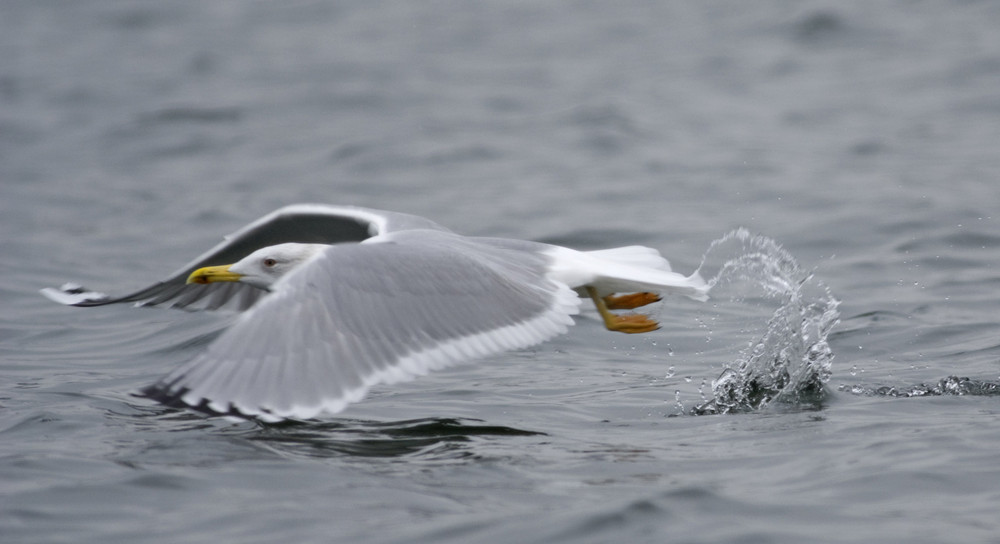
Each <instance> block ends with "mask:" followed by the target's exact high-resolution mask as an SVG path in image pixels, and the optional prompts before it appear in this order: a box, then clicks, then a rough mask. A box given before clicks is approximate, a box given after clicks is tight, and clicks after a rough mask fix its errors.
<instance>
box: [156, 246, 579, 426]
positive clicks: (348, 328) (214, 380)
mask: <svg viewBox="0 0 1000 544" xmlns="http://www.w3.org/2000/svg"><path fill="white" fill-rule="evenodd" d="M547 264H548V261H547V258H546V257H544V256H543V255H541V254H540V253H537V252H529V251H518V250H513V249H506V248H497V247H491V246H488V245H482V244H476V243H474V242H471V241H469V240H468V239H465V238H462V237H459V236H455V235H451V234H449V233H433V232H429V231H424V232H423V233H420V234H415V235H407V236H400V237H396V238H390V239H389V240H388V241H387V242H386V243H372V244H360V245H353V244H341V245H335V246H331V248H330V249H328V250H326V251H325V252H324V253H323V254H322V255H320V256H318V257H317V258H316V259H314V260H312V261H310V262H308V263H307V264H305V265H303V267H302V268H301V269H299V270H296V271H295V272H293V273H292V274H290V275H289V276H288V277H286V278H285V279H284V280H283V281H282V282H281V283H279V284H278V285H276V286H275V290H274V293H273V294H272V295H271V296H269V297H267V298H266V299H264V300H263V301H261V303H259V304H258V305H257V306H256V307H255V308H254V309H253V310H251V311H250V312H247V313H245V314H243V315H242V316H241V317H240V319H238V320H237V322H236V323H235V324H234V325H233V326H232V327H230V328H229V329H228V330H227V331H225V332H224V333H223V334H222V335H221V336H220V337H219V338H218V339H216V341H215V342H214V343H213V344H211V345H210V346H209V347H208V349H207V350H206V351H205V352H203V353H202V354H201V355H199V356H197V357H196V358H195V359H194V360H192V361H191V362H189V363H188V364H185V365H183V366H182V367H180V368H179V369H177V370H176V371H174V372H173V373H171V374H169V375H167V376H166V377H165V378H163V379H162V380H161V381H160V382H158V383H157V384H155V385H153V386H152V387H150V388H149V389H147V390H146V394H147V395H149V396H152V397H155V398H158V399H160V400H164V401H166V402H172V401H173V402H180V403H183V404H187V405H189V406H194V407H199V406H201V407H206V406H207V407H208V408H209V409H211V410H212V411H215V412H222V413H239V414H242V415H246V416H256V417H260V418H262V419H265V420H266V419H283V418H289V417H290V418H308V417H312V416H314V415H316V414H318V413H320V412H326V413H336V412H338V411H340V410H342V409H343V408H344V407H345V406H346V405H347V404H348V403H350V402H355V401H357V400H359V399H360V398H362V397H363V396H364V394H365V393H366V392H367V391H368V389H369V388H371V387H372V386H373V385H375V384H378V383H392V382H397V381H400V380H404V379H411V378H413V377H415V376H419V375H421V374H426V373H427V372H429V371H431V370H434V369H438V368H442V367H445V366H448V365H452V364H455V363H458V362H461V361H465V360H468V359H473V358H478V357H483V356H486V355H489V354H492V353H497V352H500V351H504V350H509V349H516V348H521V347H526V346H529V345H533V344H535V343H538V342H541V341H543V340H546V339H548V338H551V337H552V336H555V335H557V334H560V333H562V332H565V330H566V328H567V327H568V326H569V325H570V324H572V319H571V318H570V317H569V316H570V315H572V314H575V313H576V312H577V311H578V306H579V298H578V297H577V296H576V295H575V294H574V293H573V291H572V290H571V289H570V288H569V287H567V286H566V285H564V284H562V283H559V282H556V281H553V280H550V279H549V278H548V277H547V271H548V269H547Z"/></svg>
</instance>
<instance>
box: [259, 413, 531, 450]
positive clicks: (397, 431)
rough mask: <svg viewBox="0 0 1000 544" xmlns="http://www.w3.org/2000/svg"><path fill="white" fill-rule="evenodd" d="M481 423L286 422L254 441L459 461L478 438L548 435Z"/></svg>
mask: <svg viewBox="0 0 1000 544" xmlns="http://www.w3.org/2000/svg"><path fill="white" fill-rule="evenodd" d="M479 423H480V422H479V421H478V420H458V419H450V418H433V419H416V420H407V421H393V422H373V421H347V422H344V421H340V422H328V423H317V422H310V423H299V422H283V423H279V424H271V425H263V428H262V429H261V430H260V432H257V433H255V434H254V435H253V436H249V437H248V438H249V439H251V440H254V441H256V442H259V443H263V444H266V445H267V446H268V447H270V448H272V449H274V450H277V451H278V452H280V453H283V454H291V455H293V456H298V455H303V456H308V457H329V456H331V455H352V456H361V457H401V456H407V455H420V456H421V457H422V458H425V459H427V458H433V459H443V458H449V459H454V458H456V457H464V456H468V455H472V453H471V452H470V450H469V449H468V448H466V447H463V446H462V444H464V443H466V442H469V441H470V440H472V439H474V438H476V437H487V436H534V435H540V434H544V433H538V432H534V431H526V430H522V429H515V428H512V427H504V426H498V425H481V424H479Z"/></svg>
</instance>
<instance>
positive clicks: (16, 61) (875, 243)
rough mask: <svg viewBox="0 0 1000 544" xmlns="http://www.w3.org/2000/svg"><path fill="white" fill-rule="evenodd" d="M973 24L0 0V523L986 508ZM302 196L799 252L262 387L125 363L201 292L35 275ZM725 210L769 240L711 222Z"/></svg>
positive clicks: (979, 116) (637, 522) (579, 232)
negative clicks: (647, 318)
mask: <svg viewBox="0 0 1000 544" xmlns="http://www.w3.org/2000/svg"><path fill="white" fill-rule="evenodd" d="M998 28H1000V8H998V7H997V6H996V5H995V4H993V3H990V2H959V1H954V2H940V3H911V2H903V1H888V2H878V3H871V2H860V1H857V2H853V1H852V2H812V3H808V4H802V3H795V2H781V1H773V2H758V3H754V4H752V5H751V4H746V3H743V2H728V1H719V2H703V3H691V4H683V5H682V4H677V5H674V4H665V5H657V6H652V7H651V6H649V5H648V3H645V2H625V3H622V2H617V3H589V2H552V3H545V4H539V3H536V2H502V3H499V2H498V3H489V4H468V3H463V2H448V1H444V2H435V3H432V4H411V3H406V2H369V3H363V4H339V3H327V2H312V1H297V2H285V3H281V4H271V3H256V2H254V3H250V2H239V1H227V0H225V1H217V2H211V3H204V2H196V1H176V2H159V3H155V4H151V3H140V2H109V1H91V2H72V1H51V2H35V1H18V0H14V1H10V2H4V3H3V4H2V5H0V106H2V107H0V225H2V232H3V247H4V249H5V251H4V258H3V259H0V301H2V303H0V368H2V375H3V379H2V380H0V534H2V535H4V538H3V540H4V541H5V542H7V541H10V542H39V543H42V542H46V543H49V542H102V543H108V542H129V543H136V542H209V541H213V542H219V541H222V542H230V541H241V542H273V541H275V540H279V539H280V540H283V541H288V542H324V543H325V542H352V543H363V542H372V543H375V542H408V543H409V542H471V541H475V542H504V543H506V542H610V541H633V542H796V543H797V542H803V541H809V542H857V541H861V540H877V541H903V540H907V541H910V542H941V541H953V542H1000V536H998V535H1000V522H998V521H997V516H996V512H997V509H998V506H1000V487H998V485H997V482H1000V469H998V466H1000V463H998V461H1000V456H998V454H997V452H998V451H1000V438H998V437H1000V432H998V431H1000V416H998V414H1000V404H998V396H997V384H998V383H1000V363H998V360H1000V341H998V334H997V331H998V330H1000V319H998V317H997V316H998V315H1000V304H998V299H997V297H996V296H995V293H996V289H997V287H998V286H1000V272H998V268H997V260H998V255H1000V252H998V246H1000V227H998V224H997V218H996V209H997V203H998V202H1000V189H998V188H997V187H998V186H997V183H996V180H997V179H998V178H1000V155H998V154H997V152H996V149H997V145H996V144H997V142H1000V94H998V93H997V89H998V88H1000V33H998V32H997V29H998ZM309 201H313V202H329V203H337V204H357V205H363V206H371V207H375V208H382V209H391V210H398V211H405V212H409V213H415V214H418V215H424V216H427V217H430V218H432V219H434V220H436V221H438V222H440V223H442V224H444V225H446V226H449V227H451V228H453V229H455V230H456V231H458V232H461V233H466V234H473V235H491V236H509V237H515V238H525V239H533V240H541V241H546V242H551V243H558V244H564V245H570V246H573V247H578V248H582V249H592V248H600V247H609V246H615V245H628V244H634V243H639V244H645V245H650V246H653V247H656V248H658V249H660V250H661V251H662V252H663V253H664V255H666V256H667V257H668V258H669V259H670V260H671V262H672V264H673V265H674V268H675V269H677V270H679V271H681V272H685V273H687V272H690V271H692V270H694V269H695V268H697V267H698V266H699V265H700V264H701V263H702V261H703V260H705V261H706V264H705V266H706V267H714V268H713V269H715V270H719V267H721V266H722V265H723V264H724V263H725V262H727V261H728V260H730V259H733V258H738V257H739V256H740V255H747V254H751V253H753V251H755V250H757V249H760V248H762V247H764V246H767V248H769V249H768V250H767V252H764V254H765V255H766V258H764V259H762V260H760V261H759V262H761V263H771V264H775V263H785V264H793V265H794V266H791V267H790V268H789V267H784V266H779V267H777V268H776V269H773V270H771V271H770V272H769V273H768V274H770V275H768V274H763V275H761V274H759V273H757V272H759V271H755V272H754V273H743V274H736V275H730V276H728V277H729V278H730V279H738V280H739V281H723V282H721V283H719V284H717V290H716V291H715V292H714V293H713V294H714V295H715V296H714V298H713V299H712V300H711V301H710V302H708V303H705V304H700V303H697V302H693V301H689V300H686V299H670V300H667V301H665V302H664V303H662V304H660V305H659V306H658V307H657V308H655V309H654V312H655V314H656V316H657V317H658V318H659V319H660V320H661V321H662V323H663V328H662V329H661V330H659V331H657V332H655V333H650V334H646V335H640V336H625V335H616V334H612V333H609V332H607V331H604V330H603V328H602V327H601V326H600V323H599V322H597V321H595V320H593V319H587V318H582V319H579V320H578V324H577V326H576V327H573V329H572V330H571V331H570V333H569V334H567V335H564V336H562V337H560V338H558V339H556V340H554V341H552V342H549V343H546V344H543V345H540V346H537V347H535V348H532V349H529V350H524V351H520V352H514V353H509V354H505V355H501V356H497V357H493V358H491V359H489V360H486V361H482V362H479V363H477V364H472V365H467V366H462V367H459V368H455V369H451V370H448V371H446V372H441V373H438V374H435V375H432V376H428V377H426V378H424V379H421V380H418V381H415V382H412V383H408V384H401V385H397V386H393V387H382V388H376V389H375V390H374V391H373V392H372V394H371V395H370V396H369V398H368V399H366V400H365V401H364V402H362V403H360V404H357V405H354V406H352V407H351V408H350V409H349V410H347V411H345V412H344V413H342V414H341V417H337V418H331V419H328V420H324V421H320V422H310V423H305V424H287V425H278V426H264V425H261V424H257V423H253V422H232V421H228V420H224V419H212V418H204V417H201V416H198V415H196V414H191V413H188V412H184V411H177V410H172V409H168V408H165V407H162V406H159V405H156V404H152V403H150V402H148V401H146V400H144V399H141V398H136V397H134V396H133V393H134V392H135V391H137V390H138V389H139V388H141V387H143V386H145V385H148V384H149V383H151V382H152V381H154V380H155V379H157V378H158V377H159V376H161V375H162V374H164V373H165V372H167V371H168V370H169V369H171V368H174V367H175V366H176V365H178V364H180V363H182V362H183V361H185V360H187V359H188V358H190V357H192V356H193V355H194V354H195V353H197V352H198V350H200V349H202V348H203V347H204V346H205V345H206V344H207V343H208V342H209V341H210V340H211V339H212V338H213V337H214V335H215V334H216V333H217V332H218V331H220V330H221V329H222V328H223V327H225V326H226V324H227V320H228V319H229V318H228V317H227V316H225V315H213V314H197V313H188V312H179V311H165V310H155V309H134V308H129V307H109V308H99V309H90V310H82V309H76V308H65V307H60V306H57V305H54V304H52V303H50V302H49V301H47V300H45V299H43V298H42V297H41V296H40V295H38V289H40V288H42V287H47V286H57V285H60V284H62V283H64V282H66V281H76V282H79V283H82V284H84V285H87V286H89V287H92V288H95V289H99V290H104V291H108V292H126V291H129V290H131V289H134V288H137V287H140V286H142V285H145V284H147V283H149V282H150V281H151V280H154V279H156V278H159V277H162V276H164V275H166V274H168V273H170V272H171V271H173V270H174V269H175V268H177V267H178V266H179V265H180V264H182V263H184V262H186V261H188V260H189V259H191V258H192V257H194V256H195V255H197V254H199V253H201V252H202V251H203V250H204V249H206V248H208V247H210V246H212V245H213V244H215V243H216V242H217V241H218V240H219V238H220V236H222V235H223V234H225V233H228V232H231V231H233V230H235V229H237V228H238V227H240V226H242V225H243V224H245V223H247V222H249V221H250V220H252V219H254V218H256V217H258V216H260V215H263V214H264V213H266V212H268V211H271V210H272V209H274V208H277V207H279V206H281V205H284V204H289V203H293V202H309ZM741 227H742V228H744V229H746V230H745V232H746V233H748V236H749V238H745V239H744V240H758V241H764V240H766V241H767V243H765V244H764V245H754V244H750V245H749V246H747V247H744V246H742V245H740V244H737V246H738V247H735V248H734V247H731V246H729V247H728V249H726V251H724V252H722V253H719V252H718V251H715V252H713V251H711V250H710V248H712V247H719V246H718V245H716V246H713V242H714V241H717V240H720V239H723V238H724V237H726V236H727V234H729V235H730V236H732V234H730V233H733V232H734V231H735V230H736V229H738V228H741ZM737 232H740V231H737ZM756 236H760V237H762V238H753V237H756ZM737 238H738V237H737ZM730 240H732V238H730ZM741 252H742V253H741ZM706 253H707V255H706ZM786 256H787V258H786ZM746 270H753V269H752V267H751V269H746V268H745V269H744V272H746ZM774 278H783V279H784V280H787V281H785V282H784V283H785V288H784V290H782V289H777V290H775V289H769V288H768V287H767V285H768V281H769V279H774ZM796 316H799V317H801V318H802V319H799V320H796V319H795V317H796ZM761 346H763V347H761ZM761 354H763V355H768V356H769V357H760V356H756V355H761ZM810 354H811V355H810ZM772 356H773V357H772ZM810 357H812V359H810ZM810 361H814V362H819V363H821V364H819V365H818V366H810V365H809V364H808V363H809V362H810ZM810 368H812V369H813V370H815V372H811V373H810V372H805V371H804V370H803V369H805V370H809V369H810ZM799 370H803V372H804V373H797V371H799ZM785 371H787V372H785ZM734 373H735V374H734ZM786 374H787V376H788V377H789V380H786V381H782V379H779V378H782V377H783V376H785V375H786ZM726 376H730V378H726V379H721V380H720V378H725V377H726ZM733 376H735V377H734V378H733ZM796 376H798V377H801V379H799V378H796ZM765 378H767V379H765ZM775 380H776V381H775ZM734 384H735V385H734ZM752 384H755V385H752ZM817 384H819V385H821V386H820V387H815V386H816V385H817ZM769 388H770V389H769ZM781 391H786V392H787V394H782V393H781ZM750 393H753V394H750ZM727 395H729V396H727ZM720 399H721V400H725V401H726V404H725V406H724V407H723V409H719V407H720V404H719V400H720ZM776 399H777V400H776ZM733 401H736V402H735V404H734V402H733ZM726 406H735V407H736V408H737V409H728V408H726ZM697 414H704V415H697Z"/></svg>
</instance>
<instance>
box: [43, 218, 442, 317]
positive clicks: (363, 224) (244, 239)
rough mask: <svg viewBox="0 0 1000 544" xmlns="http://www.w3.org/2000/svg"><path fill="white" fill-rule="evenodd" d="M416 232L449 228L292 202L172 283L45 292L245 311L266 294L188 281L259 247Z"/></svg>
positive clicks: (84, 302)
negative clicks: (119, 290) (121, 290)
mask: <svg viewBox="0 0 1000 544" xmlns="http://www.w3.org/2000/svg"><path fill="white" fill-rule="evenodd" d="M411 228H424V229H435V230H445V229H444V228H443V227H441V226H439V225H437V224H435V223H434V222H432V221H430V220H428V219H424V218H422V217H417V216H412V215H407V214H401V213H395V212H383V211H380V210H374V209H368V208H360V207H354V206H331V205H325V204H292V205H289V206H285V207H283V208H279V209H278V210H275V211H273V212H271V213H269V214H267V215H265V216H264V217H261V218H260V219H257V220H256V221H254V222H252V223H250V224H248V225H246V226H245V227H243V228H241V229H239V230H237V231H236V232H234V233H232V234H230V235H229V236H226V237H225V239H224V240H223V241H222V242H220V243H219V244H217V245H216V246H215V247H213V248H212V249H210V250H208V251H206V252H205V253H203V254H201V255H200V256H198V257H197V258H196V259H194V260H193V261H191V262H190V263H188V264H186V265H184V267H183V268H181V269H180V270H177V271H176V272H174V273H173V274H171V275H170V276H169V277H168V278H167V279H165V280H162V281H159V282H156V283H154V284H152V285H149V286H147V287H144V288H142V289H139V290H137V291H134V292H132V293H129V294H126V295H124V296H109V295H107V294H104V293H101V292H98V291H92V290H89V289H87V288H85V287H83V286H81V285H78V284H75V283H67V284H64V285H63V286H62V287H60V288H59V289H54V288H51V287H49V288H45V289H42V290H41V293H42V294H43V295H44V296H45V297H46V298H48V299H50V300H53V301H55V302H58V303H60V304H64V305H67V306H80V307H92V306H104V305H107V304H119V303H126V302H131V303H135V304H136V305H137V306H166V307H170V308H183V309H188V310H217V309H229V310H236V311H243V310H246V309H247V308H250V307H251V306H253V305H254V304H255V303H256V302H257V301H258V300H259V299H260V298H261V297H262V296H263V295H264V294H266V293H265V292H264V291H262V290H260V289H257V288H255V287H252V286H250V285H247V284H243V283H213V284H207V285H198V284H192V285H188V284H186V281H187V277H188V276H189V275H190V274H191V272H193V271H195V270H197V269H199V268H202V267H205V266H217V265H225V264H231V263H234V262H236V261H238V260H240V259H242V258H243V257H245V256H247V255H249V254H250V253H252V252H254V251H255V250H257V249H260V248H262V247H266V246H271V245H275V244H281V243H286V242H300V243H318V244H336V243H349V242H361V241H363V240H366V239H368V238H371V237H373V236H377V235H380V234H385V233H388V232H392V231H396V230H406V229H411Z"/></svg>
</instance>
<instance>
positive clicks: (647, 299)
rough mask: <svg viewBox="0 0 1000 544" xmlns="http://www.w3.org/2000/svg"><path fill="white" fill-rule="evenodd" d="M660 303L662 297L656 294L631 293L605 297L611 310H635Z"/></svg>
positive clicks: (606, 303)
mask: <svg viewBox="0 0 1000 544" xmlns="http://www.w3.org/2000/svg"><path fill="white" fill-rule="evenodd" d="M659 301H660V295H658V294H656V293H630V294H627V295H608V296H606V297H604V304H605V305H606V306H607V307H608V309H609V310H634V309H635V308H638V307H640V306H645V305H647V304H652V303H654V302H659Z"/></svg>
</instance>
